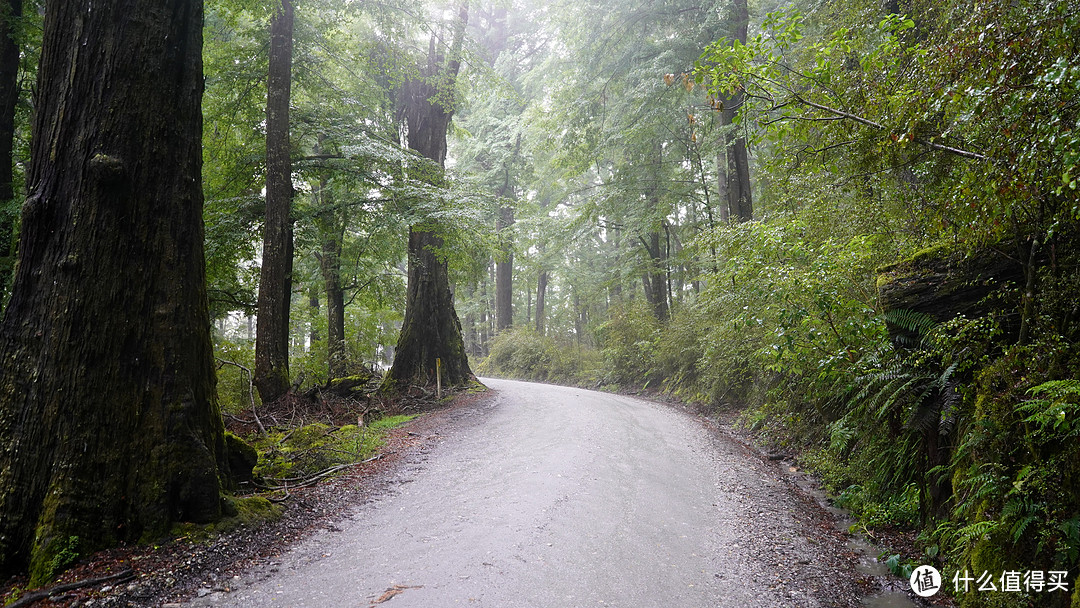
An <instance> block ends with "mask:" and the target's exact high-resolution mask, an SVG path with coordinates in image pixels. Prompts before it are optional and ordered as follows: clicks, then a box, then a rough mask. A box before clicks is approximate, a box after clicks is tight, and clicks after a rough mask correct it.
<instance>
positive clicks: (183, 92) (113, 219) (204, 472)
mask: <svg viewBox="0 0 1080 608" xmlns="http://www.w3.org/2000/svg"><path fill="white" fill-rule="evenodd" d="M202 17H203V15H202V3H201V2H198V1H192V0H152V1H151V0H147V1H144V2H129V1H122V0H55V1H53V2H50V3H49V4H48V6H47V7H46V18H45V27H44V46H43V52H42V57H41V65H40V68H39V72H38V99H37V103H36V116H35V119H34V124H33V141H34V149H33V155H32V163H31V166H30V171H29V175H28V178H29V179H28V182H29V197H28V199H27V200H26V203H25V204H24V207H23V209H24V216H23V224H22V226H23V228H22V238H21V241H20V244H19V264H18V270H17V272H16V276H15V280H14V284H13V289H12V297H11V300H10V303H9V305H8V308H7V310H6V311H5V313H4V317H3V321H2V322H0V571H2V572H3V573H10V572H12V571H15V570H19V569H22V568H24V567H26V566H27V565H29V566H30V571H31V582H32V583H41V582H43V581H44V580H45V579H46V578H48V577H49V576H50V574H51V571H52V569H53V567H54V566H55V565H57V563H58V562H57V559H59V556H60V555H61V552H62V551H63V550H65V549H66V550H70V549H72V548H73V547H72V543H73V542H75V541H74V540H73V539H77V542H78V545H77V550H78V551H80V552H81V551H87V550H92V549H95V548H98V547H101V546H104V545H107V544H110V543H114V542H116V541H121V540H130V541H134V540H137V539H139V538H141V537H144V536H146V535H153V534H158V533H163V532H165V531H167V530H168V527H169V526H170V524H171V523H172V522H174V521H177V520H188V521H207V520H211V519H213V518H215V517H217V516H218V515H219V514H220V509H221V507H220V504H221V502H220V495H219V489H220V482H219V471H223V470H225V466H226V465H225V464H224V463H225V462H226V460H225V448H224V435H223V430H222V423H221V416H220V414H219V412H218V409H217V402H216V398H215V394H214V382H215V380H214V367H213V356H212V352H211V344H210V319H209V314H208V309H207V298H206V287H205V267H204V261H203V226H202V190H201V186H200V184H201V182H200V171H201V164H202V155H201V149H200V141H201V140H200V138H201V133H202V130H201V127H202V114H201V110H200V100H201V95H202V87H203V74H202V56H201V49H202Z"/></svg>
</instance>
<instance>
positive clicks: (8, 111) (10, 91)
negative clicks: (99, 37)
mask: <svg viewBox="0 0 1080 608" xmlns="http://www.w3.org/2000/svg"><path fill="white" fill-rule="evenodd" d="M21 18H22V0H7V1H6V2H4V3H3V4H0V305H2V303H3V299H4V298H3V295H4V290H5V289H7V285H8V282H9V281H10V279H11V272H12V270H13V268H14V264H13V262H14V260H13V258H12V255H11V253H12V239H13V237H14V234H13V232H14V228H15V212H14V205H13V204H12V203H13V199H14V198H15V189H14V183H13V182H14V173H13V171H12V160H13V159H12V150H13V144H14V141H15V105H16V104H17V103H18V101H19V94H20V91H19V39H20V36H19V29H20V27H19V26H20V23H19V20H20V19H21Z"/></svg>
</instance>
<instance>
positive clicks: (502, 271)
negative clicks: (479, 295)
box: [495, 206, 514, 331]
mask: <svg viewBox="0 0 1080 608" xmlns="http://www.w3.org/2000/svg"><path fill="white" fill-rule="evenodd" d="M513 225H514V208H513V207H510V206H505V207H500V208H499V219H498V220H496V222H495V230H496V232H498V234H499V244H500V249H501V250H502V251H501V255H500V257H499V259H498V261H496V263H495V327H496V329H497V330H498V331H502V330H504V329H508V328H510V327H511V326H512V325H513V324H514V242H513V238H512V237H511V236H510V235H511V232H510V227H511V226H513Z"/></svg>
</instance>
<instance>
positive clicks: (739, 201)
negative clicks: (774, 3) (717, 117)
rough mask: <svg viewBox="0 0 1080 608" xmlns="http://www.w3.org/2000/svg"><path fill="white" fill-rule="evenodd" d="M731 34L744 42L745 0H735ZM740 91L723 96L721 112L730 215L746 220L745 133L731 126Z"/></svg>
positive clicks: (749, 215)
mask: <svg viewBox="0 0 1080 608" xmlns="http://www.w3.org/2000/svg"><path fill="white" fill-rule="evenodd" d="M731 20H732V21H731V26H732V34H733V36H732V38H733V39H734V40H738V41H739V42H741V43H743V44H746V33H747V29H748V27H749V24H750V13H749V10H748V9H747V6H746V0H734V2H733V4H732V15H731ZM744 97H745V95H744V94H743V93H741V92H740V93H738V94H736V95H735V96H734V97H733V98H731V99H728V100H724V110H723V112H722V114H721V118H722V123H723V125H724V126H727V127H729V129H728V130H727V132H726V135H725V147H726V150H727V161H728V162H727V188H726V189H727V195H728V207H729V208H730V209H731V216H732V217H734V218H735V219H736V220H737V221H740V222H748V221H750V220H752V219H754V203H753V197H752V196H751V191H750V159H749V154H748V153H747V147H746V137H745V135H744V134H743V133H742V131H741V130H740V128H739V127H732V126H731V125H733V122H734V119H735V108H738V107H740V106H741V105H742V103H743V98H744Z"/></svg>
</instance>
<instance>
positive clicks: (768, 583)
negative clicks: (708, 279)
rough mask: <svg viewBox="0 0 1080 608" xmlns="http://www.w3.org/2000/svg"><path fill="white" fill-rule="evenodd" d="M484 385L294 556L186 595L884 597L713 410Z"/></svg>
mask: <svg viewBox="0 0 1080 608" xmlns="http://www.w3.org/2000/svg"><path fill="white" fill-rule="evenodd" d="M485 382H486V383H488V384H489V386H491V387H492V388H493V389H496V390H497V391H498V395H497V396H495V397H494V398H488V399H481V400H478V401H477V402H476V404H475V405H472V406H470V407H469V408H467V409H463V410H461V411H460V412H459V413H458V415H456V416H455V417H454V418H453V420H452V421H450V423H449V424H448V425H447V426H446V427H444V428H443V429H442V430H440V432H439V436H438V438H437V439H436V440H434V441H432V442H431V443H430V445H429V446H428V447H426V448H425V449H423V450H418V451H416V452H415V453H412V454H411V455H409V456H408V457H407V458H406V459H404V460H403V461H402V462H401V463H399V464H398V465H397V466H396V467H395V470H393V471H392V472H390V473H389V474H388V478H387V479H386V485H385V489H384V490H383V491H382V492H381V493H380V494H378V495H377V496H375V497H373V499H372V500H369V501H368V502H367V503H366V504H363V505H361V506H359V507H358V508H355V509H353V510H350V511H349V512H348V513H347V515H345V516H343V517H341V518H338V519H337V520H335V521H333V522H332V523H330V522H328V523H327V524H326V525H324V526H322V528H321V529H320V530H318V531H316V532H315V533H314V534H312V535H311V536H309V537H308V538H306V539H305V540H303V541H301V542H299V543H298V544H296V545H295V546H294V547H293V548H292V549H291V550H289V551H288V552H286V553H283V554H281V555H279V556H274V557H270V558H266V559H263V560H259V561H257V562H256V563H255V564H254V565H253V566H252V567H251V568H248V569H245V570H244V571H243V572H237V573H235V574H234V573H232V572H229V573H227V574H224V575H223V579H221V580H222V581H225V582H221V581H217V582H215V581H212V580H208V581H207V583H206V585H205V586H202V587H200V588H199V589H198V591H197V595H198V597H196V598H195V599H193V600H192V601H191V602H190V604H188V605H190V606H234V607H255V606H260V607H261V606H294V607H301V606H311V607H313V606H320V607H338V606H350V607H355V606H375V605H380V604H382V603H383V602H387V601H392V602H393V604H392V606H399V607H407V606H454V605H468V606H481V607H482V606H499V607H515V606H521V607H526V606H528V607H544V606H552V607H555V606H559V607H566V606H634V607H640V606H682V607H695V606H701V607H706V606H708V607H718V606H762V607H765V606H861V605H866V604H864V603H863V600H864V598H866V597H867V596H871V597H872V599H871V601H878V600H879V599H881V596H877V595H876V594H878V593H879V592H880V585H879V581H880V579H879V577H878V576H877V574H875V573H874V572H870V571H867V569H866V567H865V566H866V563H865V558H863V557H862V556H860V553H859V551H860V550H861V548H859V547H854V546H850V545H849V544H848V543H849V538H848V537H847V535H846V534H844V533H842V532H841V531H840V530H839V529H838V528H837V523H836V519H835V517H834V516H833V515H832V514H830V513H828V512H827V511H826V510H825V509H824V508H822V506H821V505H820V504H819V503H818V501H817V500H815V498H814V497H813V496H811V495H809V494H808V493H807V492H805V491H802V490H799V489H798V488H797V486H796V483H795V481H793V479H794V478H793V477H792V475H790V474H789V472H788V471H787V470H786V468H785V467H786V465H785V464H784V463H782V462H773V461H769V460H768V459H766V458H764V457H762V456H761V455H760V454H759V453H757V452H756V451H755V450H753V449H751V448H749V447H747V446H746V445H744V444H742V443H740V442H738V441H735V440H733V439H732V438H730V437H729V436H728V435H726V434H724V433H723V432H720V431H719V430H718V429H717V428H716V426H715V425H714V424H712V423H710V422H709V421H708V420H706V419H704V418H701V417H699V416H695V415H693V414H690V413H686V412H683V411H680V410H679V409H676V408H671V407H667V406H664V405H661V404H657V403H653V402H649V401H644V400H639V399H635V398H631V397H625V396H618V395H611V394H607V393H598V392H593V391H587V390H583V389H575V388H565V387H557V386H550V385H540V384H530V383H521V382H512V381H505V380H485ZM871 561H872V560H871ZM234 577H235V578H234ZM885 599H886V600H888V598H885ZM895 599H902V598H895ZM885 605H889V606H893V605H903V604H885ZM908 605H910V604H908Z"/></svg>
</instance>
